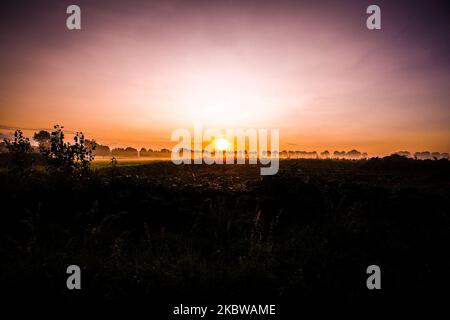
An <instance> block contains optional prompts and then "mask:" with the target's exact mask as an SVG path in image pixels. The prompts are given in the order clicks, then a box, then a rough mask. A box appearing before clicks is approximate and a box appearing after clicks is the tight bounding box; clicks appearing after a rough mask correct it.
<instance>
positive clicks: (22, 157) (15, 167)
mask: <svg viewBox="0 0 450 320" xmlns="http://www.w3.org/2000/svg"><path fill="white" fill-rule="evenodd" d="M4 142H5V145H6V148H7V149H8V152H9V153H10V155H11V169H12V172H14V173H16V174H18V175H27V174H28V173H29V172H30V170H31V167H32V164H33V161H32V158H31V155H30V153H31V152H32V150H33V149H32V148H31V144H30V140H29V139H28V138H27V137H25V136H24V135H23V133H22V130H16V131H15V132H14V140H9V139H4Z"/></svg>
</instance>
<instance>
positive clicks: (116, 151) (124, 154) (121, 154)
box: [111, 147, 138, 158]
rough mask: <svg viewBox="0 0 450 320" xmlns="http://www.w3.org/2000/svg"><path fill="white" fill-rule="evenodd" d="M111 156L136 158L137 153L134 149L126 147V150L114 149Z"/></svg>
mask: <svg viewBox="0 0 450 320" xmlns="http://www.w3.org/2000/svg"><path fill="white" fill-rule="evenodd" d="M111 155H112V156H113V157H130V158H137V156H138V151H137V149H135V148H131V147H127V148H115V149H112V151H111Z"/></svg>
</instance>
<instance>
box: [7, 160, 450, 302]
mask: <svg viewBox="0 0 450 320" xmlns="http://www.w3.org/2000/svg"><path fill="white" fill-rule="evenodd" d="M0 174H1V180H0V181H1V183H0V188H1V189H0V191H1V197H2V207H3V210H2V216H3V217H2V224H1V227H0V228H1V246H0V251H1V256H2V260H3V263H2V264H1V267H0V268H1V272H0V274H1V275H0V286H1V288H2V290H5V291H6V292H8V293H9V295H10V296H11V297H20V299H25V298H30V299H38V298H45V299H62V300H68V301H71V300H74V299H78V300H92V299H98V300H103V301H104V300H108V301H116V300H119V299H131V300H133V299H158V300H170V301H222V300H224V299H234V301H244V300H249V299H256V300H258V301H267V300H270V301H280V300H283V299H293V298H295V299H301V298H312V299H326V298H337V297H339V298H340V299H345V300H360V299H369V298H371V297H373V296H377V297H385V298H392V299H397V298H401V297H419V296H424V295H429V294H439V293H440V292H443V291H444V290H448V283H449V270H450V259H449V250H448V249H449V248H448V245H449V243H450V211H449V207H450V165H449V162H448V161H415V160H411V159H409V160H408V159H400V158H393V159H387V158H385V159H372V160H363V161H345V160H284V161H281V166H280V171H279V173H278V174H277V175H275V176H265V177H261V176H260V175H259V168H258V166H256V165H254V166H250V165H215V166H207V165H181V166H175V165H173V164H172V163H171V162H168V161H156V162H150V163H139V162H133V161H131V162H122V163H121V162H120V161H119V163H118V165H116V166H111V165H109V164H106V163H102V162H98V163H97V164H96V163H95V162H94V164H93V170H92V172H91V173H90V174H89V175H88V176H84V177H79V178H74V177H64V176H53V175H49V174H46V173H45V172H43V171H40V170H37V171H36V172H34V173H32V174H30V175H29V176H27V177H17V176H15V175H14V174H11V172H8V170H3V171H1V173H0ZM71 264H77V265H79V266H81V269H82V277H83V278H82V286H83V290H80V291H76V290H75V291H69V290H67V289H66V277H67V274H66V272H65V271H66V268H67V266H68V265H71ZM372 264H376V265H379V266H380V268H381V270H382V288H383V290H381V291H379V292H376V291H370V290H368V289H367V287H366V279H367V277H368V275H367V274H366V268H367V267H368V266H369V265H372ZM446 286H447V287H446ZM148 301H150V300H148Z"/></svg>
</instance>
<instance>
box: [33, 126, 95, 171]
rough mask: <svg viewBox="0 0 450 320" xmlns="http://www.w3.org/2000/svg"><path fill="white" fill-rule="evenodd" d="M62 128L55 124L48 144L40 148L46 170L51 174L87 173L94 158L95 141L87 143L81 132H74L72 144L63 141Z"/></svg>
mask: <svg viewBox="0 0 450 320" xmlns="http://www.w3.org/2000/svg"><path fill="white" fill-rule="evenodd" d="M63 128H64V127H62V126H59V125H55V126H54V130H53V131H52V133H51V134H50V146H49V147H48V148H41V154H42V155H43V157H44V159H45V163H46V169H47V171H48V172H49V173H53V174H55V173H57V174H85V173H87V172H88V171H89V167H90V163H91V161H92V160H94V155H93V150H95V143H92V142H91V143H90V144H89V145H88V143H87V141H86V140H85V138H84V135H83V133H82V132H77V133H76V134H75V136H74V138H73V139H74V143H73V144H70V143H69V142H65V141H64V132H63V130H62V129H63Z"/></svg>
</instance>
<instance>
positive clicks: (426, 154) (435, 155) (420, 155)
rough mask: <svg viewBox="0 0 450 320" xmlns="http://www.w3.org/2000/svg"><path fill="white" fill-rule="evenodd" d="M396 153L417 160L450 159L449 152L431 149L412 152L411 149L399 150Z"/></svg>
mask: <svg viewBox="0 0 450 320" xmlns="http://www.w3.org/2000/svg"><path fill="white" fill-rule="evenodd" d="M394 154H395V155H399V156H402V157H406V158H414V159H417V160H441V159H449V154H448V153H447V152H443V153H440V152H430V151H421V152H416V153H414V154H411V152H409V151H398V152H395V153H394Z"/></svg>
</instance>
